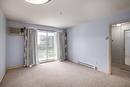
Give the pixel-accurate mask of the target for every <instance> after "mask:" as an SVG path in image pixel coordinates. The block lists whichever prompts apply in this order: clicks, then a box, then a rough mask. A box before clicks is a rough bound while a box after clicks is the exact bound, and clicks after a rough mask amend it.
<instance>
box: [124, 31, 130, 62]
mask: <svg viewBox="0 0 130 87" xmlns="http://www.w3.org/2000/svg"><path fill="white" fill-rule="evenodd" d="M125 64H126V65H130V31H125Z"/></svg>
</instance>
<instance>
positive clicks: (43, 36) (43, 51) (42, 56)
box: [38, 31, 48, 62]
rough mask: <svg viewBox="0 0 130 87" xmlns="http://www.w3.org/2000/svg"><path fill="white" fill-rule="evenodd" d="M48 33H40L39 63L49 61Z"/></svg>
mask: <svg viewBox="0 0 130 87" xmlns="http://www.w3.org/2000/svg"><path fill="white" fill-rule="evenodd" d="M47 44H48V43H47V32H43V31H40V32H38V58H39V61H40V62H41V61H45V60H47Z"/></svg>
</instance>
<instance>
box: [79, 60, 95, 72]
mask: <svg viewBox="0 0 130 87" xmlns="http://www.w3.org/2000/svg"><path fill="white" fill-rule="evenodd" d="M79 64H81V65H84V66H86V67H88V68H91V69H94V70H97V67H96V66H93V65H90V64H86V63H83V62H80V61H79Z"/></svg>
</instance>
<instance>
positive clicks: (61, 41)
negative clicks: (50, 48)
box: [57, 32, 66, 61]
mask: <svg viewBox="0 0 130 87" xmlns="http://www.w3.org/2000/svg"><path fill="white" fill-rule="evenodd" d="M65 48H66V47H65V32H57V57H58V59H59V60H60V61H64V60H65V59H66V58H65V57H66V56H65V54H66V52H65Z"/></svg>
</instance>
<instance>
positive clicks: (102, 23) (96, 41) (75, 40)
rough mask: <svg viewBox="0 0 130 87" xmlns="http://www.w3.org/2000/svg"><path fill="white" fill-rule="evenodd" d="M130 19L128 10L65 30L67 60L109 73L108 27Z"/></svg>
mask: <svg viewBox="0 0 130 87" xmlns="http://www.w3.org/2000/svg"><path fill="white" fill-rule="evenodd" d="M128 19H130V10H128V11H124V12H121V13H118V14H115V15H113V16H109V17H106V18H102V19H97V20H95V21H91V22H86V23H83V24H80V25H77V26H75V27H72V28H69V29H67V33H68V37H67V39H68V58H69V59H70V60H74V61H81V62H84V63H87V64H91V65H94V66H97V68H98V70H99V71H102V72H106V73H109V68H110V67H109V51H108V50H109V44H108V40H106V37H107V36H108V35H109V32H108V31H109V25H110V24H114V23H118V22H120V21H121V20H125V21H126V20H128Z"/></svg>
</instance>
